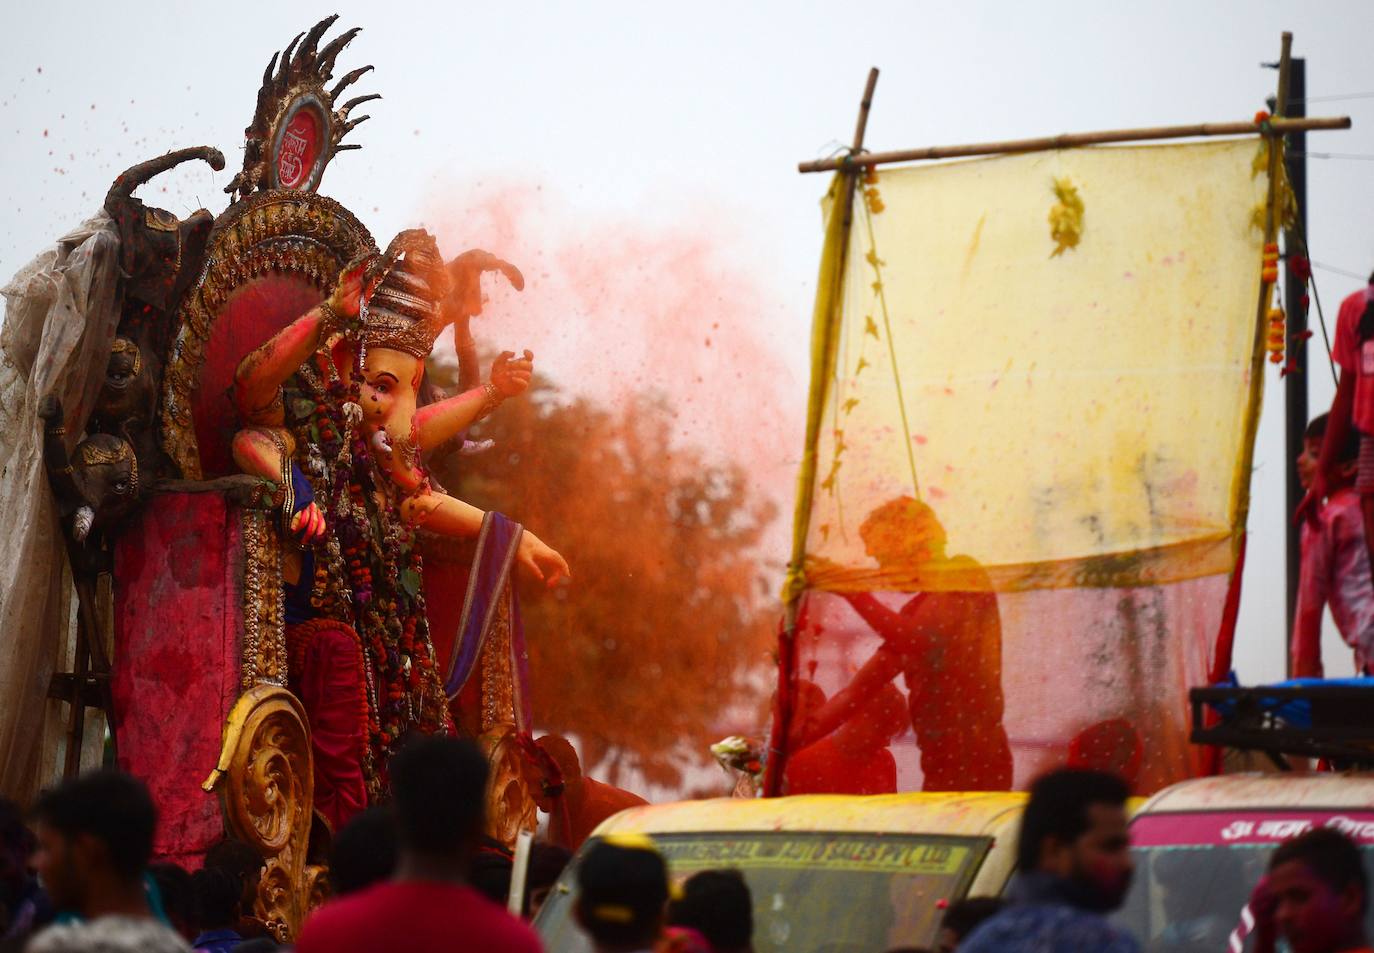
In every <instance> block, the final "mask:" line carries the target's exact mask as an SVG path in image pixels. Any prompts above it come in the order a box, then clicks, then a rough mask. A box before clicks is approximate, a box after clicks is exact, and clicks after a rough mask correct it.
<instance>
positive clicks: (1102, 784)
mask: <svg viewBox="0 0 1374 953" xmlns="http://www.w3.org/2000/svg"><path fill="white" fill-rule="evenodd" d="M1130 793H1131V792H1130V788H1128V787H1127V786H1126V782H1125V781H1122V780H1121V779H1120V778H1118V777H1117V776H1116V775H1114V774H1108V773H1106V772H1105V771H1088V770H1085V769H1082V768H1060V769H1059V770H1057V771H1051V772H1050V773H1049V774H1046V775H1042V776H1041V777H1040V778H1038V779H1037V780H1036V781H1035V783H1034V784H1032V785H1031V789H1030V800H1029V801H1027V802H1026V810H1025V813H1024V814H1022V815H1021V836H1020V839H1019V840H1018V842H1017V845H1016V865H1017V867H1019V868H1020V869H1021V870H1024V871H1029V870H1035V869H1036V868H1037V867H1038V866H1039V865H1040V848H1041V846H1042V845H1043V844H1044V842H1045V838H1047V837H1054V838H1056V839H1057V840H1059V841H1061V842H1063V843H1066V844H1068V843H1072V842H1073V841H1076V840H1078V838H1079V837H1081V836H1083V834H1084V833H1086V832H1087V830H1088V827H1089V822H1088V809H1089V808H1090V807H1091V806H1092V805H1094V804H1105V805H1108V806H1111V807H1121V806H1123V805H1124V804H1125V803H1126V799H1127V798H1128V797H1130Z"/></svg>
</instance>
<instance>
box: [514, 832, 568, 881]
mask: <svg viewBox="0 0 1374 953" xmlns="http://www.w3.org/2000/svg"><path fill="white" fill-rule="evenodd" d="M570 860H572V851H570V850H568V849H567V848H566V847H559V846H558V845H557V844H548V843H545V842H543V841H537V842H536V843H535V844H533V845H532V846H531V847H530V866H529V871H528V872H527V873H526V875H525V886H526V888H527V889H528V890H534V889H537V888H539V887H552V886H553V885H554V884H555V883H557V882H558V878H559V875H561V874H562V873H563V869H564V868H565V867H567V866H568V861H570Z"/></svg>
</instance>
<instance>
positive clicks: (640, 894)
mask: <svg viewBox="0 0 1374 953" xmlns="http://www.w3.org/2000/svg"><path fill="white" fill-rule="evenodd" d="M577 887H578V890H577V900H576V902H575V903H574V905H573V913H574V916H575V917H576V918H577V922H578V924H579V925H580V926H581V927H582V929H583V930H584V931H585V932H586V934H587V936H588V937H590V938H591V941H592V945H593V947H594V948H595V949H596V951H597V953H630V951H634V950H643V949H648V948H650V947H652V946H653V945H654V942H655V941H656V940H657V939H658V936H659V933H660V932H661V931H662V929H663V914H664V910H663V905H664V904H665V903H667V901H668V868H667V867H666V866H665V865H664V863H663V858H662V857H660V856H659V853H658V851H657V850H656V849H655V848H654V845H653V842H652V841H650V840H649V839H648V838H647V837H641V836H631V835H613V836H610V837H606V838H603V839H602V840H600V841H598V842H597V843H596V844H595V845H594V846H593V847H592V848H591V849H590V850H588V851H587V852H586V853H585V854H584V855H583V857H582V860H581V861H580V862H579V864H578V866H577Z"/></svg>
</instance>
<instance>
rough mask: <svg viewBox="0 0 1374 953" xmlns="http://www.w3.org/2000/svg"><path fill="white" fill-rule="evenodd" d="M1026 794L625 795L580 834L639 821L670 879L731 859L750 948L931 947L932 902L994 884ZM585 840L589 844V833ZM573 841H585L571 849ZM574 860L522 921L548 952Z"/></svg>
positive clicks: (579, 939)
mask: <svg viewBox="0 0 1374 953" xmlns="http://www.w3.org/2000/svg"><path fill="white" fill-rule="evenodd" d="M1025 799H1026V796H1025V795H1024V794H1019V793H996V794H981V793H979V794H894V795H881V796H872V797H853V796H846V795H811V796H801V797H782V798H764V799H759V800H745V799H729V798H720V799H715V800H706V801H683V802H680V803H675V804H661V805H650V806H646V807H639V808H632V809H630V810H628V811H622V812H621V813H619V814H617V815H615V816H614V817H612V818H609V819H608V820H606V821H605V822H603V823H602V824H601V825H600V826H599V827H598V828H597V829H596V831H595V832H594V833H593V835H592V838H593V840H594V839H595V838H597V837H600V836H603V835H606V834H612V833H636V834H647V835H649V836H650V837H651V838H652V839H653V840H654V842H655V843H656V844H657V845H658V848H659V850H660V851H661V852H662V853H663V855H664V857H665V859H666V860H667V862H668V866H669V872H670V875H671V877H672V878H673V879H674V880H676V881H681V880H683V879H685V878H687V877H689V876H691V875H692V874H693V873H695V872H696V871H699V870H707V869H711V868H721V867H733V868H736V869H738V870H739V871H740V872H741V873H743V875H744V877H745V880H746V881H747V882H748V884H749V889H750V891H751V893H752V894H753V899H754V948H755V949H756V950H757V951H759V953H772V951H784V950H786V951H788V953H822V951H824V953H848V951H854V953H860V951H862V953H871V951H875V950H885V949H888V948H890V947H894V946H931V945H933V943H934V940H935V934H936V932H937V930H938V928H939V924H940V918H941V916H942V915H943V913H944V910H945V908H946V907H947V906H948V905H949V904H950V903H952V902H953V901H955V900H958V899H961V898H963V897H965V896H988V895H996V894H1000V893H1001V892H1002V889H1003V887H1004V886H1005V885H1006V882H1007V879H1008V878H1009V877H1010V876H1011V871H1012V867H1013V866H1014V862H1015V853H1016V829H1017V825H1018V823H1019V821H1020V817H1021V809H1022V807H1023V806H1024V804H1025ZM588 843H591V841H589V842H588ZM584 849H585V848H584ZM576 864H577V861H576V859H574V861H573V863H572V864H571V865H570V866H569V869H568V870H567V871H565V872H564V874H563V877H562V879H561V880H560V881H559V883H558V885H557V886H556V887H555V888H554V890H553V891H552V892H551V893H550V895H549V899H548V901H547V902H546V903H545V904H544V907H543V908H542V909H541V910H540V912H539V916H538V918H537V919H536V920H535V927H536V929H538V930H539V932H540V934H541V935H542V936H543V938H544V946H545V949H547V950H548V951H549V953H583V951H586V950H588V949H589V947H588V944H587V942H586V939H585V938H584V937H583V935H582V933H581V931H580V930H579V929H578V928H577V925H576V923H575V922H574V920H573V917H572V901H573V898H574V896H575V894H576V888H575V875H574V873H573V870H574V868H575V867H576Z"/></svg>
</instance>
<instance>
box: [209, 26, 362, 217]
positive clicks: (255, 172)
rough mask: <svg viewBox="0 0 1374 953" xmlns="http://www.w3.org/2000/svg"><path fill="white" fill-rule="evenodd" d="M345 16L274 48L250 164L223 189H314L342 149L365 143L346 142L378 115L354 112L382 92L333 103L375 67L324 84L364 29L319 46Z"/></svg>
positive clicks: (242, 192) (240, 193) (253, 128)
mask: <svg viewBox="0 0 1374 953" xmlns="http://www.w3.org/2000/svg"><path fill="white" fill-rule="evenodd" d="M338 18H339V17H338V14H335V15H334V16H331V17H326V18H325V19H323V20H321V21H320V22H319V23H316V24H315V26H314V27H312V28H311V29H310V31H309V32H308V33H301V34H298V35H297V36H296V38H295V39H294V40H292V41H291V44H290V45H289V46H287V48H286V50H285V52H283V53H281V54H277V53H273V54H272V59H271V60H270V61H268V63H267V69H266V71H265V72H264V73H263V74H262V87H261V88H260V89H259V90H258V105H257V109H256V111H255V112H254V113H253V123H252V125H250V126H249V127H248V128H247V129H245V130H244V136H245V137H246V142H245V144H244V150H243V170H242V171H240V172H239V174H238V175H236V176H234V180H233V181H232V182H230V183H229V186H228V187H227V188H226V189H225V190H224V191H226V192H228V193H230V194H231V195H234V196H235V198H238V199H242V198H246V197H247V196H248V195H250V194H252V193H253V192H255V191H257V190H259V189H300V190H303V191H306V192H313V191H315V189H317V188H318V187H319V184H320V179H321V177H322V176H323V175H324V167H325V166H326V165H328V164H329V160H330V159H332V158H333V157H334V154H335V153H338V152H342V151H344V150H345V149H360V148H362V147H361V146H359V145H354V144H351V143H350V144H348V145H340V144H339V143H340V141H341V140H342V139H343V137H344V136H346V135H348V133H349V132H350V131H351V130H352V129H353V128H354V127H355V126H357V125H358V124H359V123H362V122H365V121H367V120H368V119H369V118H371V117H369V116H366V115H363V116H359V117H358V118H356V119H350V118H349V113H350V112H352V110H353V109H354V107H356V106H359V105H361V104H362V103H365V102H369V101H371V100H374V99H381V98H382V97H381V94H379V93H372V94H371V95H368V96H356V97H354V98H353V99H350V100H349V101H348V102H346V103H344V104H343V105H342V106H339V107H338V108H337V109H335V108H334V103H335V101H336V100H337V99H338V98H339V94H340V93H342V92H343V91H344V90H345V89H347V88H348V87H349V86H352V85H353V84H354V83H355V82H357V81H358V79H359V78H360V77H361V76H362V75H363V74H364V73H366V72H368V71H369V70H371V69H372V67H371V66H362V67H359V68H358V69H355V70H353V71H351V72H349V73H346V74H345V75H344V76H343V78H342V79H340V80H339V82H338V83H337V84H335V86H334V88H333V89H332V90H329V91H326V90H325V84H326V83H328V82H329V80H330V79H331V78H332V77H333V75H334V61H335V59H337V58H338V55H339V53H341V52H342V51H343V48H344V47H345V46H347V45H348V44H349V42H351V41H352V39H353V38H354V37H355V36H357V35H358V32H359V30H360V28H359V27H354V28H353V29H351V30H347V31H345V32H343V33H341V34H340V35H339V36H337V37H335V38H334V39H333V40H331V41H330V42H329V43H328V44H327V45H326V46H325V47H324V48H323V49H320V50H317V49H316V47H317V46H318V45H319V41H320V38H321V37H323V36H324V34H325V32H326V31H327V30H328V29H329V28H330V27H331V26H333V24H334V21H335V20H337V19H338ZM302 39H304V42H302ZM298 44H299V45H298ZM279 56H280V59H278V57H279Z"/></svg>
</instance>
